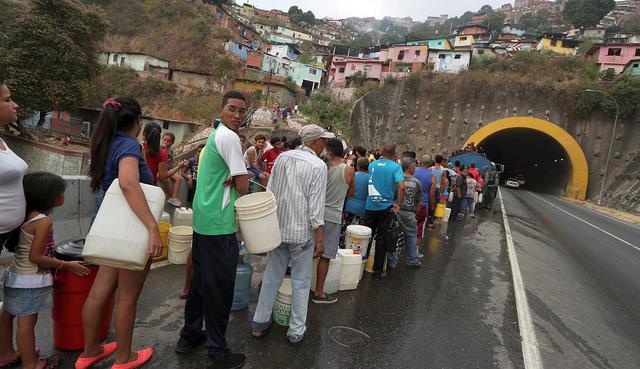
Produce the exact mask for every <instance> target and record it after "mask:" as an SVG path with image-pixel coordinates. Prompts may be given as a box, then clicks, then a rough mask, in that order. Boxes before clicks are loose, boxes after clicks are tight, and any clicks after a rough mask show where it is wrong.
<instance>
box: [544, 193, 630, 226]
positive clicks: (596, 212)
mask: <svg viewBox="0 0 640 369" xmlns="http://www.w3.org/2000/svg"><path fill="white" fill-rule="evenodd" d="M554 198H556V199H558V200H561V201H563V202H564V203H565V204H569V205H573V206H578V207H579V209H585V210H588V211H590V212H591V213H593V214H596V215H600V216H603V217H605V218H608V219H611V220H614V221H616V222H618V223H620V224H624V225H626V226H629V227H631V228H635V229H640V226H637V225H635V224H633V223H629V222H626V221H624V220H620V219H618V218H615V217H613V216H611V215H609V214H606V213H602V212H599V211H597V210H595V209H592V208H590V207H587V206H580V205H577V204H575V203H573V202H571V201H569V200H566V199H564V198H562V197H560V196H554Z"/></svg>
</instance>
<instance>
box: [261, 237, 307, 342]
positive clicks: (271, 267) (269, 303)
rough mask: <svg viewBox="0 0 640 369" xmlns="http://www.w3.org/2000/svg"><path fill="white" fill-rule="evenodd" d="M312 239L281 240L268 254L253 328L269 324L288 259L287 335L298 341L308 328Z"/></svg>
mask: <svg viewBox="0 0 640 369" xmlns="http://www.w3.org/2000/svg"><path fill="white" fill-rule="evenodd" d="M314 245H315V238H313V237H312V238H311V239H310V240H309V241H307V242H306V243H303V244H287V243H283V244H282V245H280V246H278V248H276V249H275V250H273V251H269V253H268V254H267V257H268V261H267V269H266V270H265V272H264V276H263V277H262V287H261V289H260V297H259V298H258V305H257V306H256V313H255V315H254V316H253V322H252V323H251V326H252V328H253V329H255V330H259V331H264V330H267V329H268V328H269V326H271V312H272V310H273V303H274V301H275V299H276V295H277V294H278V290H279V289H280V285H281V284H282V280H283V278H284V274H285V272H286V271H287V265H288V264H289V261H291V286H292V294H291V319H290V320H289V331H288V332H287V337H288V338H289V340H290V341H291V342H298V341H300V340H302V338H303V337H304V332H305V331H306V330H307V327H306V326H305V323H306V321H307V307H308V304H309V287H310V286H311V269H312V267H313V253H314V250H315V247H314Z"/></svg>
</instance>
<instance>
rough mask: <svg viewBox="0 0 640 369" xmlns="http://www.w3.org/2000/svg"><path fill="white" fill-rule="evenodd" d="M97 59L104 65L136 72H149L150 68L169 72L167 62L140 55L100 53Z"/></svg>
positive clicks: (113, 52)
mask: <svg viewBox="0 0 640 369" xmlns="http://www.w3.org/2000/svg"><path fill="white" fill-rule="evenodd" d="M99 59H100V61H101V62H102V63H103V64H105V65H117V66H120V67H128V68H131V69H133V70H135V71H138V72H149V71H150V70H151V69H152V68H155V70H167V73H168V70H169V62H168V61H167V60H163V59H160V58H157V57H155V56H153V55H148V54H142V53H128V52H116V51H110V52H102V53H100V57H99Z"/></svg>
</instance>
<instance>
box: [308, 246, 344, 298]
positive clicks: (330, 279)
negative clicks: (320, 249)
mask: <svg viewBox="0 0 640 369" xmlns="http://www.w3.org/2000/svg"><path fill="white" fill-rule="evenodd" d="M318 260H319V258H315V259H313V269H312V271H311V287H310V290H311V291H315V290H316V281H317V280H318V276H317V274H318ZM341 277H342V259H341V258H340V254H338V255H337V256H336V258H335V259H333V260H331V261H329V271H328V272H327V278H326V279H325V280H324V292H326V293H328V294H330V295H331V294H334V293H336V292H338V290H339V289H340V278H341Z"/></svg>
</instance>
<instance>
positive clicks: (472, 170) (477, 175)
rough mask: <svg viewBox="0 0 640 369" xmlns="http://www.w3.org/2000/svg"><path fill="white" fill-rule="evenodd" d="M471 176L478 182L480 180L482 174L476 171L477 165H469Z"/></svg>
mask: <svg viewBox="0 0 640 369" xmlns="http://www.w3.org/2000/svg"><path fill="white" fill-rule="evenodd" d="M469 175H471V177H473V179H475V180H476V182H477V181H479V180H480V172H478V170H477V169H476V164H475V163H471V165H469Z"/></svg>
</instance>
